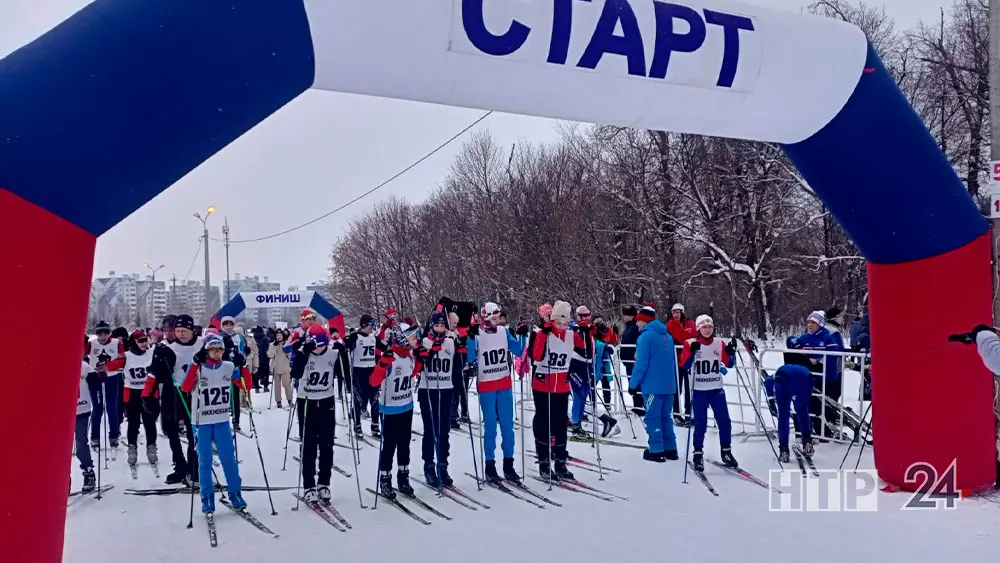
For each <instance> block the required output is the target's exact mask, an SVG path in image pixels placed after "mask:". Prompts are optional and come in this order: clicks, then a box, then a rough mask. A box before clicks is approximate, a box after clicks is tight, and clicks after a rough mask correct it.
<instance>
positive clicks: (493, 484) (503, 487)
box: [465, 472, 545, 508]
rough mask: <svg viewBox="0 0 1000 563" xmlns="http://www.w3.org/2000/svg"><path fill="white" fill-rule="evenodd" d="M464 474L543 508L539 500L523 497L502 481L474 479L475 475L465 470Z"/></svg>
mask: <svg viewBox="0 0 1000 563" xmlns="http://www.w3.org/2000/svg"><path fill="white" fill-rule="evenodd" d="M465 474H466V475H468V476H469V477H470V478H471V479H473V480H476V481H478V482H479V483H481V484H483V485H486V486H488V487H493V488H494V489H496V490H498V491H502V492H504V493H507V494H508V495H510V496H512V497H514V498H516V499H518V500H523V501H524V502H526V503H528V504H532V505H535V506H537V507H538V508H545V505H544V504H542V503H540V502H537V501H535V500H534V499H530V498H527V497H523V496H521V495H519V494H517V493H515V492H514V491H513V490H512V489H510V488H509V487H507V486H506V485H504V484H503V483H493V482H490V481H482V480H479V479H476V476H475V475H473V474H472V473H469V472H466V473H465Z"/></svg>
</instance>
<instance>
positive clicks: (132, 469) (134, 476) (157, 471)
mask: <svg viewBox="0 0 1000 563" xmlns="http://www.w3.org/2000/svg"><path fill="white" fill-rule="evenodd" d="M149 469H150V470H151V471H152V472H153V476H154V477H156V478H157V479H159V478H160V468H159V467H157V466H155V465H150V466H149ZM128 470H129V471H130V472H131V473H132V480H133V481H135V480H137V479H139V464H138V463H137V464H135V465H129V466H128Z"/></svg>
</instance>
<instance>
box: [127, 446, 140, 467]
mask: <svg viewBox="0 0 1000 563" xmlns="http://www.w3.org/2000/svg"><path fill="white" fill-rule="evenodd" d="M127 455H128V465H129V467H135V466H136V464H138V463H139V446H137V445H135V444H129V445H128V454H127Z"/></svg>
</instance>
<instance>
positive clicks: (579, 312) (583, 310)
mask: <svg viewBox="0 0 1000 563" xmlns="http://www.w3.org/2000/svg"><path fill="white" fill-rule="evenodd" d="M589 315H590V309H588V308H587V306H586V305H580V306H579V307H577V308H576V316H578V317H586V316H589Z"/></svg>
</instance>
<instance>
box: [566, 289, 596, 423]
mask: <svg viewBox="0 0 1000 563" xmlns="http://www.w3.org/2000/svg"><path fill="white" fill-rule="evenodd" d="M572 328H573V331H574V332H576V333H577V334H576V336H574V341H575V342H574V343H576V342H579V343H580V346H579V347H576V346H574V349H573V353H572V355H571V356H570V361H569V382H570V389H571V390H572V395H573V408H572V410H571V411H570V414H571V417H570V419H571V422H572V424H571V425H570V431H571V432H572V433H573V434H574V435H576V436H586V435H587V432H586V431H585V430H584V429H583V420H584V417H585V414H584V413H585V411H586V409H587V395H589V394H590V390H591V387H592V386H593V382H592V381H591V379H593V377H592V376H591V373H590V370H591V368H592V367H593V361H594V340H593V337H592V335H591V330H590V329H591V325H590V309H588V308H587V306H586V305H580V306H579V307H577V308H576V326H574V327H572Z"/></svg>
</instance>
